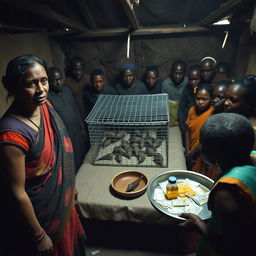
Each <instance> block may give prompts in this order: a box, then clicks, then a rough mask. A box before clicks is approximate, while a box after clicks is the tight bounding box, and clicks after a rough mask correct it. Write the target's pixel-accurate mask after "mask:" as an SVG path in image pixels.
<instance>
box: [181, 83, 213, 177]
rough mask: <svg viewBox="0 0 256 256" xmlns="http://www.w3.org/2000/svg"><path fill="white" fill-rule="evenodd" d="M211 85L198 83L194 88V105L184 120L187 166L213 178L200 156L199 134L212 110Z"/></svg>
mask: <svg viewBox="0 0 256 256" xmlns="http://www.w3.org/2000/svg"><path fill="white" fill-rule="evenodd" d="M212 94H213V87H212V86H211V85H210V84H200V85H199V86H198V87H197V89H196V94H195V106H193V107H191V108H190V109H189V112H188V118H187V121H186V124H187V132H186V152H185V156H186V160H187V167H188V169H191V170H193V171H195V172H199V173H201V174H204V175H207V176H209V177H210V178H213V177H212V176H213V175H215V174H214V173H213V175H212V174H211V173H208V172H207V168H206V166H205V165H204V163H203V160H202V158H201V156H200V144H199V135H200V130H201V127H202V125H203V124H204V122H205V121H206V120H207V119H208V117H209V116H211V115H212V114H213V112H214V107H213V106H211V98H212Z"/></svg>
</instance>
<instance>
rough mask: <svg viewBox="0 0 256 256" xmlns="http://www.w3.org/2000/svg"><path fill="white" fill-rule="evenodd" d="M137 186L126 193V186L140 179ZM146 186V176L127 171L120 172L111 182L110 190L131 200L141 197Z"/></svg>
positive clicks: (137, 172)
mask: <svg viewBox="0 0 256 256" xmlns="http://www.w3.org/2000/svg"><path fill="white" fill-rule="evenodd" d="M141 176H142V178H141V180H140V183H139V185H138V186H137V187H136V188H135V189H134V190H132V191H130V192H126V189H127V186H128V185H129V184H130V183H132V182H134V181H135V180H136V179H138V178H139V177H141ZM147 186H148V178H147V177H146V175H145V174H144V173H142V172H139V171H133V170H128V171H124V172H120V173H118V174H117V175H115V176H114V178H113V179H112V180H111V187H112V189H113V190H114V191H115V192H116V193H117V194H118V195H120V196H122V197H127V198H132V197H137V196H140V195H142V194H143V193H144V192H145V191H146V189H147Z"/></svg>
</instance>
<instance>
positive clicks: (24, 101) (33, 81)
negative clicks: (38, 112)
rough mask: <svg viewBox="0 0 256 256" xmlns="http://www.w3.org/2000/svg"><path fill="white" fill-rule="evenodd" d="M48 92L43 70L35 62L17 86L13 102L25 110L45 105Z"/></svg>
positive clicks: (46, 78) (45, 75)
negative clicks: (16, 102)
mask: <svg viewBox="0 0 256 256" xmlns="http://www.w3.org/2000/svg"><path fill="white" fill-rule="evenodd" d="M48 90H49V84H48V77H47V74H46V71H45V68H44V67H43V66H42V65H40V64H39V63H37V62H36V63H35V65H34V66H33V67H30V68H28V69H27V70H26V72H25V75H24V77H23V81H21V82H20V84H19V85H18V88H17V91H16V95H15V101H18V102H19V104H20V105H21V106H24V107H25V108H27V109H31V108H35V107H37V106H40V105H42V104H44V103H45V101H46V98H47V93H48Z"/></svg>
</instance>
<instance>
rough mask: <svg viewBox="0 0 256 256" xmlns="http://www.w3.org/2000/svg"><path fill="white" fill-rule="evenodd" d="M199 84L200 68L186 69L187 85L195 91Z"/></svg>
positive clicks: (193, 66)
mask: <svg viewBox="0 0 256 256" xmlns="http://www.w3.org/2000/svg"><path fill="white" fill-rule="evenodd" d="M200 82H201V66H200V65H192V66H190V67H189V69H188V84H189V85H190V86H191V87H192V88H193V89H194V93H195V91H196V88H197V86H198V85H199V84H200Z"/></svg>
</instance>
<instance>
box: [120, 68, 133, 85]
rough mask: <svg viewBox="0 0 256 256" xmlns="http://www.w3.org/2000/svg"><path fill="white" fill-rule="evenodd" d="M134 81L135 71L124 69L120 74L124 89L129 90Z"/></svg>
mask: <svg viewBox="0 0 256 256" xmlns="http://www.w3.org/2000/svg"><path fill="white" fill-rule="evenodd" d="M135 79H136V74H135V71H133V70H131V69H125V70H124V71H123V72H122V73H121V80H122V84H123V85H124V86H125V87H126V88H131V87H132V86H133V85H134V83H135Z"/></svg>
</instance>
